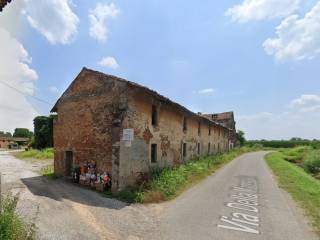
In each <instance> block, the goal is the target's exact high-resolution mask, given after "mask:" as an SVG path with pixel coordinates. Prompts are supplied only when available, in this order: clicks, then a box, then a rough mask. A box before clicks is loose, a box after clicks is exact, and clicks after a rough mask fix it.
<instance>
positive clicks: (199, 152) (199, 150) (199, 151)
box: [198, 143, 201, 155]
mask: <svg viewBox="0 0 320 240" xmlns="http://www.w3.org/2000/svg"><path fill="white" fill-rule="evenodd" d="M200 154H201V149H200V143H198V155H200Z"/></svg>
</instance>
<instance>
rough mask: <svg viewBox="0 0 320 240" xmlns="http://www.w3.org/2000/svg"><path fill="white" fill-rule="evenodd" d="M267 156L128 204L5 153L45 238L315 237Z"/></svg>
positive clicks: (7, 181) (2, 159) (0, 164)
mask: <svg viewBox="0 0 320 240" xmlns="http://www.w3.org/2000/svg"><path fill="white" fill-rule="evenodd" d="M263 155H264V153H262V152H260V153H251V154H246V155H243V156H242V157H240V158H238V159H235V160H234V161H232V162H231V163H230V164H228V165H226V166H225V167H224V168H222V169H220V170H219V171H217V172H216V173H215V174H213V175H212V176H210V177H208V178H207V179H205V180H204V181H203V182H201V183H199V184H197V185H195V186H194V187H192V188H191V189H189V190H188V191H186V192H185V193H183V194H182V195H180V196H179V197H178V198H176V199H175V200H172V201H170V202H166V203H162V204H149V205H139V204H132V205H128V204H125V203H123V202H120V201H117V200H114V199H109V198H106V197H103V196H102V195H100V194H98V193H96V192H93V191H91V190H88V189H85V188H82V187H78V186H76V185H74V184H71V183H67V182H65V181H63V180H48V179H46V178H44V177H42V176H39V174H38V173H37V172H36V171H37V170H39V167H41V162H39V163H37V162H31V163H30V162H25V161H21V160H18V159H16V158H14V157H13V156H11V155H10V154H8V153H7V152H0V171H1V172H2V190H3V191H4V192H13V193H14V194H17V193H19V196H20V200H19V203H18V212H19V214H21V215H22V216H23V217H24V218H26V219H28V220H29V221H31V222H33V223H35V225H36V227H37V231H36V239H41V240H43V239H44V240H56V239H61V240H73V239H91V240H95V239H99V240H113V239H114V240H180V239H181V240H182V239H183V240H207V239H208V240H209V239H210V240H215V239H216V240H224V239H227V240H251V239H261V240H267V239H268V240H287V239H288V240H309V239H310V240H312V239H317V237H316V236H315V235H314V234H313V233H312V232H311V229H310V227H309V226H308V224H307V222H306V219H305V217H304V216H303V215H302V214H301V210H299V208H297V207H296V206H295V204H294V202H293V201H292V200H291V198H290V197H289V196H288V194H286V193H285V192H283V191H282V190H281V189H279V188H278V187H277V183H276V181H275V180H274V179H273V176H272V174H271V172H270V170H269V169H268V167H267V166H266V164H265V162H264V160H263Z"/></svg>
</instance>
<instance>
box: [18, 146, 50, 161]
mask: <svg viewBox="0 0 320 240" xmlns="http://www.w3.org/2000/svg"><path fill="white" fill-rule="evenodd" d="M13 155H14V156H15V157H17V158H19V159H38V160H45V159H53V148H46V149H44V150H36V149H32V150H29V151H23V152H14V153H13Z"/></svg>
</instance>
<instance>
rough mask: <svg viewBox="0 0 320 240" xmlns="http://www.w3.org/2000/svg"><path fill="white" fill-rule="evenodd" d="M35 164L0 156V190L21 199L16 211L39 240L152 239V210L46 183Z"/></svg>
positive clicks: (62, 183) (68, 185)
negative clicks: (18, 196)
mask: <svg viewBox="0 0 320 240" xmlns="http://www.w3.org/2000/svg"><path fill="white" fill-rule="evenodd" d="M36 168H37V167H36V163H35V162H32V163H29V162H25V161H21V160H18V159H16V158H14V157H13V156H11V155H10V154H8V153H7V152H0V171H1V172H2V190H3V191H6V192H8V191H11V192H13V193H15V194H16V193H19V194H20V200H19V204H18V210H19V212H20V213H21V214H22V215H23V216H25V217H26V218H27V219H28V220H30V221H33V222H34V223H35V224H36V227H37V236H36V237H37V239H55V240H56V239H68V240H69V239H91V240H95V239H110V240H113V239H116V240H117V239H129V240H138V239H153V237H152V236H153V235H154V233H156V232H157V225H158V224H157V221H156V219H157V217H155V212H156V210H157V208H158V207H157V206H156V205H148V206H142V205H127V204H125V203H123V202H120V201H117V200H114V199H108V198H105V197H102V196H101V195H100V194H98V193H96V192H93V191H90V190H87V189H84V188H81V187H78V186H75V185H73V184H71V183H67V182H65V181H62V180H48V179H46V178H44V177H42V176H39V175H38V174H37V173H36V172H34V169H36Z"/></svg>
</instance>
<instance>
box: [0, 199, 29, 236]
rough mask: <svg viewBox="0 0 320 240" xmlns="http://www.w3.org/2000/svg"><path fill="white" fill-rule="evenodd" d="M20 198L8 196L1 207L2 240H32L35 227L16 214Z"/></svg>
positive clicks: (0, 232)
mask: <svg viewBox="0 0 320 240" xmlns="http://www.w3.org/2000/svg"><path fill="white" fill-rule="evenodd" d="M17 202H18V197H10V196H7V197H5V198H4V199H2V201H1V205H0V239H1V240H22V239H23V240H32V239H33V238H34V226H33V225H30V224H26V223H25V222H24V221H23V220H22V219H21V218H20V217H19V216H18V215H17V214H16V213H15V209H16V206H17Z"/></svg>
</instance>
